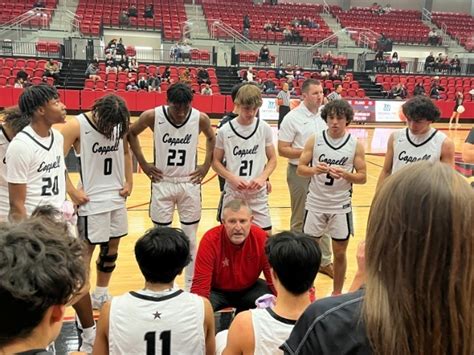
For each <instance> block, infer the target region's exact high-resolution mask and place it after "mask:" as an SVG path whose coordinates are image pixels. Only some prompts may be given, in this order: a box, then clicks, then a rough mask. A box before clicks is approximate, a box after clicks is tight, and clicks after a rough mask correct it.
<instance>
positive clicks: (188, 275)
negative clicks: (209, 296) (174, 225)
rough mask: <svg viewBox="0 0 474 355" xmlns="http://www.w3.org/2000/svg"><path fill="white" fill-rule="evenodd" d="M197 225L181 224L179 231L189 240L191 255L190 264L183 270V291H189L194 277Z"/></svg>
mask: <svg viewBox="0 0 474 355" xmlns="http://www.w3.org/2000/svg"><path fill="white" fill-rule="evenodd" d="M198 226H199V223H194V224H181V229H182V230H183V232H184V234H186V235H187V236H188V238H189V246H190V253H191V262H190V263H189V264H188V266H186V269H185V270H184V290H185V291H188V292H189V291H190V290H191V285H192V283H193V276H194V261H195V259H196V234H197V230H198Z"/></svg>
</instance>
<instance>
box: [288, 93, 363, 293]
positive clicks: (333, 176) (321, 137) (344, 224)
mask: <svg viewBox="0 0 474 355" xmlns="http://www.w3.org/2000/svg"><path fill="white" fill-rule="evenodd" d="M321 117H322V118H323V120H324V121H326V123H327V124H328V128H327V129H326V130H324V131H322V132H321V133H316V134H315V135H314V136H312V137H311V138H309V139H308V141H307V142H306V144H305V147H304V150H303V153H302V154H301V158H300V161H299V164H298V169H297V173H298V175H301V176H309V177H311V182H310V184H309V192H308V197H307V199H306V215H305V220H304V226H303V231H304V232H305V233H307V234H309V235H311V236H314V237H316V238H320V237H321V236H322V235H323V233H324V232H328V234H329V235H330V236H331V238H332V248H333V254H334V279H333V293H332V294H333V295H339V294H341V292H342V287H343V284H344V277H345V274H346V267H347V260H346V249H347V245H348V243H349V236H350V235H353V234H354V230H353V226H352V207H351V196H352V184H365V182H366V180H367V172H366V166H365V154H364V147H363V146H362V144H361V143H360V142H358V141H357V139H356V138H355V137H353V136H352V135H351V134H350V133H348V132H347V130H346V127H347V125H349V123H350V122H351V121H352V118H353V117H354V111H353V110H352V107H351V106H350V105H349V104H348V103H347V102H346V101H344V100H334V101H331V102H329V103H328V104H327V105H326V106H324V108H323V110H322V112H321ZM354 169H355V171H356V172H355V173H354V172H353V170H354Z"/></svg>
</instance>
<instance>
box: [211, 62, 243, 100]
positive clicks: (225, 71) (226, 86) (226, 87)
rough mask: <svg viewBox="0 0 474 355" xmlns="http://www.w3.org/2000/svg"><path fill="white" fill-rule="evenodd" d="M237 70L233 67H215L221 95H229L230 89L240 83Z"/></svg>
mask: <svg viewBox="0 0 474 355" xmlns="http://www.w3.org/2000/svg"><path fill="white" fill-rule="evenodd" d="M237 71H238V69H237V68H233V67H228V68H226V67H217V68H216V76H217V81H218V83H219V89H220V91H221V94H223V95H229V94H230V92H231V91H232V87H233V86H234V85H236V84H238V83H240V78H239V76H238V74H237Z"/></svg>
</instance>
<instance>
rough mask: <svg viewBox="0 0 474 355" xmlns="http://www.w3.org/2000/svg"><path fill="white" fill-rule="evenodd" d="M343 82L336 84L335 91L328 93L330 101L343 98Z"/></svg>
mask: <svg viewBox="0 0 474 355" xmlns="http://www.w3.org/2000/svg"><path fill="white" fill-rule="evenodd" d="M341 94H342V84H336V85H334V91H333V92H331V93H330V94H329V95H327V96H326V97H327V99H328V101H333V100H341V99H342V95H341Z"/></svg>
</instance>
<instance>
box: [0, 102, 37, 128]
mask: <svg viewBox="0 0 474 355" xmlns="http://www.w3.org/2000/svg"><path fill="white" fill-rule="evenodd" d="M1 115H2V116H3V121H4V122H5V123H6V124H7V125H8V126H9V127H10V128H11V129H12V131H13V133H14V134H17V133H18V132H20V131H21V130H22V129H23V128H25V127H26V126H28V125H29V124H30V122H31V120H30V117H28V116H26V115H23V114H22V113H21V111H20V109H19V108H18V106H13V107H8V108H6V109H5V110H3V111H2V112H1Z"/></svg>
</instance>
